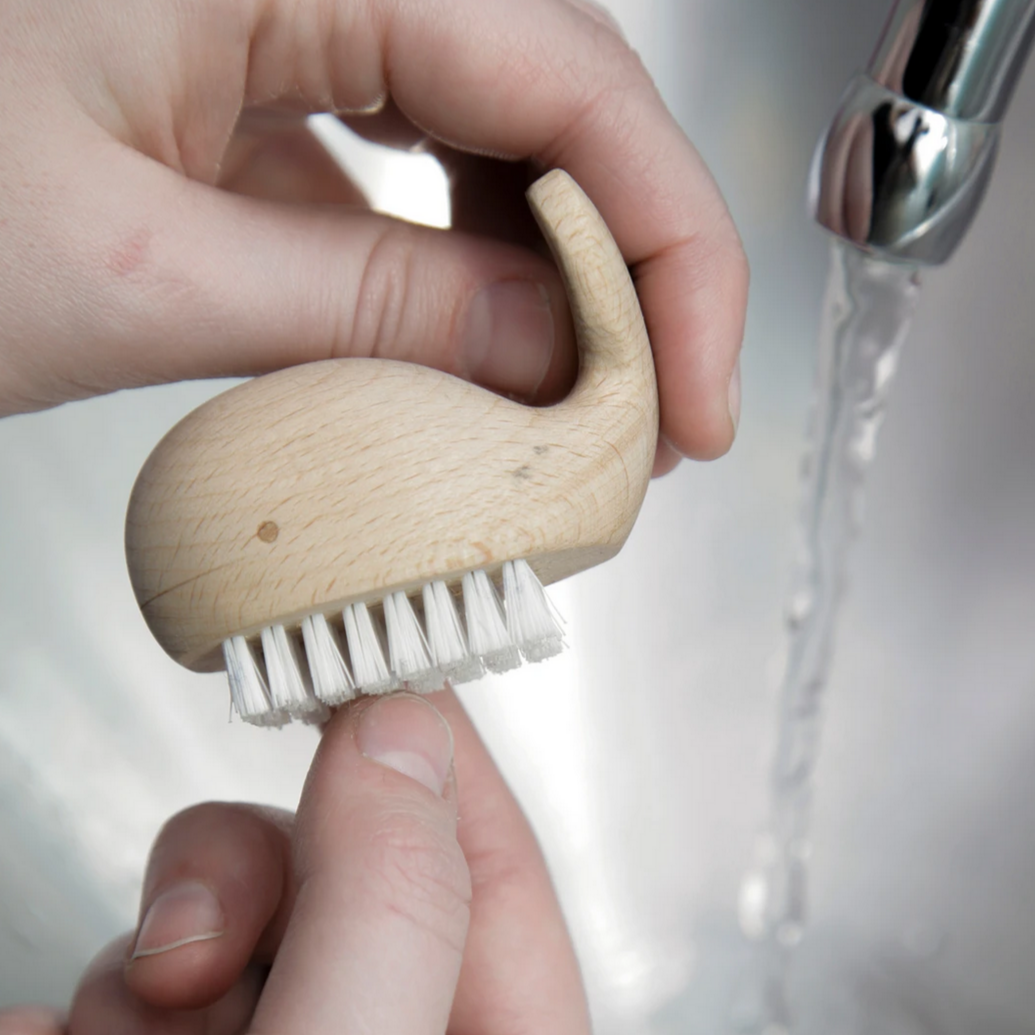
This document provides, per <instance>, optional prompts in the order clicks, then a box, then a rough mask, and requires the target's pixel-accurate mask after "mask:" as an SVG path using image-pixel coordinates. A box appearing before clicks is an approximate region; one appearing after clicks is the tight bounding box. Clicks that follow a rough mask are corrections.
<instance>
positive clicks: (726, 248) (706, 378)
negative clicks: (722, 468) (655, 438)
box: [637, 223, 750, 460]
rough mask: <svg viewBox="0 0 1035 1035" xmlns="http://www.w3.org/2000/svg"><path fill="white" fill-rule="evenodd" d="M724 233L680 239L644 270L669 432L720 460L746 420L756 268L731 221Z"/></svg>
mask: <svg viewBox="0 0 1035 1035" xmlns="http://www.w3.org/2000/svg"><path fill="white" fill-rule="evenodd" d="M717 237H718V240H712V241H710V242H705V241H700V240H695V241H688V242H684V243H683V244H682V245H681V246H680V250H681V252H682V253H683V254H681V255H678V256H676V255H668V256H663V257H659V258H658V259H657V260H655V261H654V262H652V263H651V264H649V265H647V266H646V268H644V269H643V270H642V271H640V272H639V274H638V276H637V287H638V289H639V291H640V296H641V299H642V300H643V305H644V313H645V315H646V316H647V319H648V326H649V328H650V331H651V343H652V345H653V347H654V359H655V364H656V366H657V370H658V396H659V400H660V404H661V431H662V435H663V436H664V438H665V439H666V441H667V442H668V444H669V445H670V446H671V447H672V448H673V449H674V450H675V451H676V452H678V453H680V454H681V455H682V456H684V457H687V458H689V459H693V460H715V459H718V458H719V457H721V456H723V455H724V454H726V453H727V452H728V451H729V449H730V448H731V446H732V445H733V441H734V438H735V437H736V432H737V426H738V424H739V421H740V375H739V357H740V350H741V346H742V343H743V339H744V324H745V318H746V314H747V294H748V284H749V280H750V273H749V269H748V265H747V259H746V256H745V255H744V251H743V249H742V247H741V245H740V239H739V237H738V236H737V234H736V231H735V230H734V229H733V226H732V223H729V224H728V226H726V227H725V228H724V229H723V230H722V231H721V232H718V233H717Z"/></svg>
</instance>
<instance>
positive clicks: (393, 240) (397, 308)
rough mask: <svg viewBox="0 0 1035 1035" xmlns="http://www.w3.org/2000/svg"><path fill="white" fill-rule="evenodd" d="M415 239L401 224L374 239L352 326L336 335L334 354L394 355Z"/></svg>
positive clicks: (408, 289) (409, 288) (409, 282)
mask: <svg viewBox="0 0 1035 1035" xmlns="http://www.w3.org/2000/svg"><path fill="white" fill-rule="evenodd" d="M416 251H417V241H416V237H415V235H414V233H413V232H412V231H411V230H410V229H409V228H408V227H404V226H394V225H393V226H390V227H388V228H386V229H385V230H384V232H383V233H381V234H380V235H379V236H378V237H377V240H376V241H375V242H374V244H373V246H372V247H371V249H370V252H369V254H368V256H367V261H366V264H365V265H364V268H363V276H362V280H361V282H360V286H359V294H358V296H357V301H356V307H355V311H354V313H353V318H352V326H351V328H342V330H341V332H339V334H338V335H337V337H338V342H337V344H336V349H335V352H336V354H349V355H360V356H380V355H395V356H397V357H398V345H399V343H400V341H401V340H402V338H403V333H402V332H403V327H404V324H405V321H406V311H407V304H408V299H410V298H411V297H412V295H413V288H414V282H415V263H416Z"/></svg>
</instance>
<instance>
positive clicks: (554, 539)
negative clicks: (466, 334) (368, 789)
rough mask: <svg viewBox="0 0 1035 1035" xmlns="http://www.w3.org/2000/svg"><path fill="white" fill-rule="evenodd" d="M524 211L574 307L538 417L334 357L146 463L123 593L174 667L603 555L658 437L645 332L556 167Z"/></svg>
mask: <svg viewBox="0 0 1035 1035" xmlns="http://www.w3.org/2000/svg"><path fill="white" fill-rule="evenodd" d="M529 202H530V204H531V206H532V209H533V211H534V212H535V214H536V217H537V219H538V220H539V222H540V225H541V226H542V228H543V231H544V233H545V234H546V237H547V239H548V240H549V242H550V246H551V248H552V249H553V251H554V254H555V257H556V258H557V261H558V264H559V265H560V268H561V272H562V274H563V277H564V281H565V284H566V287H567V290H568V295H569V300H570V303H571V307H572V312H573V314H574V318H575V326H576V335H577V339H578V343H579V357H580V360H579V362H580V367H579V376H578V380H577V383H576V385H575V387H574V389H573V391H572V393H571V394H570V395H569V396H568V398H566V399H565V400H564V401H563V402H561V403H559V404H557V405H555V406H551V407H548V408H533V407H527V406H522V405H520V404H518V403H515V402H512V401H510V400H507V399H504V398H501V397H500V396H497V395H495V394H493V393H492V392H489V391H487V390H485V389H483V388H479V387H476V386H474V385H471V384H469V383H467V382H465V381H462V380H460V379H458V378H455V377H452V376H450V375H448V374H443V373H441V372H439V371H437V370H431V369H429V368H427V367H421V366H417V365H414V364H409V363H399V362H393V361H390V360H374V359H341V360H328V361H326V362H321V363H310V364H306V365H303V366H298V367H292V368H290V369H288V370H282V371H279V372H277V373H274V374H269V375H266V376H264V377H259V378H256V379H255V380H253V381H250V382H248V383H246V384H243V385H239V386H238V387H235V388H232V389H231V390H230V391H228V392H225V393H224V394H223V395H220V396H218V397H217V398H215V399H212V400H211V401H210V402H208V403H206V404H205V405H204V406H202V407H200V408H199V409H197V410H195V411H194V412H193V413H191V414H189V415H188V416H187V417H186V418H184V420H182V421H181V422H180V423H179V424H178V425H177V426H176V427H175V428H173V429H172V431H170V432H169V434H168V435H166V437H165V438H164V439H163V440H162V441H161V442H160V443H159V445H158V446H157V447H156V449H155V450H154V452H153V453H152V454H151V456H150V457H149V458H148V460H147V463H146V464H145V465H144V468H143V469H142V471H141V472H140V475H139V477H138V479H137V483H136V485H135V487H134V489H133V494H132V497H131V499H130V503H129V512H128V515H127V519H126V555H127V560H128V563H129V570H130V577H131V579H132V582H133V588H134V591H135V592H136V595H137V600H138V602H139V604H140V607H141V609H142V611H143V613H144V617H145V618H146V620H147V623H148V625H149V626H150V628H151V630H152V632H153V633H154V634H155V636H156V638H157V639H158V641H159V643H161V645H162V646H163V647H164V648H165V649H166V651H168V653H169V654H170V655H171V656H172V657H173V658H175V659H176V660H177V661H179V662H181V663H182V664H184V665H187V666H189V667H191V668H194V669H197V670H199V671H201V670H208V669H213V668H219V667H221V664H222V661H221V655H220V654H219V648H220V645H221V643H222V641H223V640H224V639H225V638H226V637H227V636H229V635H231V634H234V633H243V634H245V635H250V634H252V633H257V632H258V631H259V630H260V629H261V628H262V627H263V626H266V625H270V624H272V623H273V622H286V623H287V624H288V625H291V624H293V623H297V622H298V621H299V620H300V619H301V617H302V616H304V615H305V614H308V613H312V612H314V611H324V612H330V611H332V610H337V609H339V608H340V607H342V606H343V605H344V604H346V603H349V602H352V601H356V600H367V601H369V600H375V599H380V598H381V597H383V596H384V595H385V593H387V592H389V591H394V590H397V589H403V590H418V589H419V587H420V586H422V585H423V583H425V582H427V581H429V580H431V579H434V578H445V579H446V580H447V581H450V582H452V581H455V580H458V579H459V577H460V576H461V575H462V574H463V573H464V572H465V571H470V570H472V569H475V568H485V569H487V570H488V571H489V572H490V574H493V573H496V572H498V570H499V569H500V567H501V566H502V564H503V562H504V561H507V560H513V559H516V558H519V557H523V558H525V559H527V560H528V561H529V563H530V564H531V565H532V567H533V568H534V569H535V571H536V573H537V574H538V575H539V577H540V579H542V581H543V582H544V583H549V582H553V581H555V580H557V579H561V578H564V577H565V576H567V575H571V574H573V573H575V572H577V571H581V570H583V569H585V568H588V567H591V566H592V565H594V564H598V563H600V562H601V561H604V560H606V559H607V558H609V557H611V556H612V555H613V554H615V553H616V552H617V551H618V550H619V548H620V547H621V545H622V543H623V542H624V541H625V539H626V537H627V536H628V534H629V530H630V529H631V528H632V525H633V522H634V520H635V518H636V515H637V513H638V511H639V508H640V504H641V503H642V501H643V496H644V493H645V492H646V488H647V484H648V481H649V479H650V471H651V466H652V463H653V459H654V450H655V445H656V441H657V429H658V402H657V387H656V384H655V379H654V364H653V359H652V356H651V351H650V343H649V341H648V339H647V332H646V329H645V327H644V323H643V317H642V314H641V312H640V308H639V304H638V301H637V298H636V292H635V289H634V288H633V285H632V281H631V280H630V278H629V273H628V271H627V269H626V267H625V263H624V261H623V259H622V256H621V254H620V252H619V251H618V248H617V246H616V245H615V243H614V241H613V240H612V238H611V235H610V234H609V233H608V231H607V228H606V227H605V225H604V223H603V221H602V220H601V218H600V216H599V214H598V213H597V212H596V210H595V209H594V208H593V206H592V204H591V203H590V202H589V200H588V199H587V198H586V196H585V195H584V194H583V193H582V191H581V190H580V189H579V188H578V187H577V186H576V185H575V183H574V182H573V181H572V180H571V178H570V177H569V176H568V175H567V174H565V173H563V172H561V171H554V172H551V173H549V174H547V175H546V176H544V177H543V178H542V179H541V180H539V181H537V182H536V183H535V184H533V186H532V188H531V189H530V191H529Z"/></svg>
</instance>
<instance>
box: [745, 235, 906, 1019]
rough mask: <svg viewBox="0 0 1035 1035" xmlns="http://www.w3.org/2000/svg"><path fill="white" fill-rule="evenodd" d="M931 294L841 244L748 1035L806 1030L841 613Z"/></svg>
mask: <svg viewBox="0 0 1035 1035" xmlns="http://www.w3.org/2000/svg"><path fill="white" fill-rule="evenodd" d="M919 289H920V281H919V277H918V274H917V271H916V269H915V268H913V267H910V266H901V265H892V264H889V263H884V262H880V261H877V260H875V259H872V258H869V257H868V256H866V255H864V254H863V253H862V252H861V251H859V250H857V249H856V248H854V247H852V246H850V245H845V244H842V243H836V244H835V245H834V246H833V252H832V256H831V263H830V274H829V280H828V283H827V291H826V297H825V301H824V308H823V316H822V322H821V325H820V340H819V365H818V371H817V377H816V389H815V398H814V403H813V412H812V419H811V422H810V428H809V448H808V452H807V454H806V457H805V462H804V465H803V472H802V488H803V492H802V509H801V516H800V522H799V529H798V534H799V545H798V553H797V555H796V558H795V563H794V572H793V580H792V587H791V593H790V597H789V601H788V605H787V614H786V627H787V667H786V670H785V673H784V677H783V683H782V686H781V690H780V700H779V721H778V727H777V735H776V749H775V756H774V761H773V768H772V774H771V783H770V806H769V819H768V826H767V829H766V832H765V834H764V836H763V837H761V838H760V839H759V844H758V848H757V855H756V858H755V860H754V863H753V865H752V868H751V869H750V871H749V872H748V873H747V874H746V875H745V877H744V880H743V883H742V885H741V891H740V903H739V915H740V924H741V928H742V929H743V931H744V933H745V934H746V935H747V936H748V937H749V938H750V939H752V940H753V941H754V942H756V943H757V957H756V959H755V961H754V964H755V965H754V967H753V969H752V973H751V974H750V976H749V981H748V986H749V987H748V989H747V994H746V998H745V999H744V1000H743V1001H741V1002H740V1003H738V1006H737V1009H736V1016H735V1018H734V1023H735V1027H736V1030H737V1031H739V1032H741V1033H745V1035H748V1033H750V1035H792V1033H793V1032H794V1023H793V1011H792V1008H791V1003H790V1001H789V996H788V972H789V968H790V963H791V959H792V953H793V949H794V947H795V946H796V945H797V944H798V943H799V942H800V941H801V939H802V936H803V934H804V930H805V923H806V918H807V898H808V896H807V891H808V888H807V885H808V867H809V855H810V853H811V833H810V825H811V814H812V794H813V776H814V773H815V768H816V762H817V760H818V757H819V752H820V745H821V733H822V724H823V704H824V692H825V690H826V686H827V680H828V677H829V674H830V662H831V656H832V653H833V646H834V633H835V629H836V624H837V616H838V610H839V608H838V605H839V602H840V600H841V597H842V595H843V592H844V587H845V581H846V561H847V556H848V552H849V548H850V546H851V544H852V541H853V540H854V538H855V536H856V534H857V532H858V529H859V525H860V520H861V508H862V486H863V480H864V477H865V474H866V470H867V468H868V467H869V465H870V463H871V462H872V460H873V457H874V453H875V450H876V444H877V435H878V432H879V430H880V426H881V423H882V421H883V417H884V410H885V405H886V401H887V396H888V391H889V388H890V386H891V382H892V380H893V378H894V375H895V370H896V367H897V366H898V359H899V355H900V353H901V349H902V343H903V340H904V339H905V337H906V334H907V332H908V330H909V326H910V323H911V321H912V316H913V312H914V309H915V307H916V301H917V296H918V294H919Z"/></svg>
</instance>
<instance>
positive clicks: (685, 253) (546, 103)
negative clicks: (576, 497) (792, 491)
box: [249, 0, 748, 458]
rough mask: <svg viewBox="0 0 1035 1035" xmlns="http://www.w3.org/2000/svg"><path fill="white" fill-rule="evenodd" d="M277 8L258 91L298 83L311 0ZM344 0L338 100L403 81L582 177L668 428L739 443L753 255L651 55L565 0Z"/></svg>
mask: <svg viewBox="0 0 1035 1035" xmlns="http://www.w3.org/2000/svg"><path fill="white" fill-rule="evenodd" d="M262 10H263V17H262V19H261V22H258V23H256V25H255V26H254V27H253V33H252V47H251V67H250V69H249V93H250V95H251V99H253V100H259V99H262V100H266V99H268V98H269V97H270V96H271V95H276V94H277V92H278V90H283V89H284V88H285V83H287V82H288V80H286V79H285V75H284V65H283V55H284V43H285V40H286V39H292V38H294V39H296V40H297V41H298V46H301V45H302V38H303V32H306V31H307V30H305V26H304V21H305V20H304V19H300V18H299V13H298V12H299V5H298V3H297V2H296V0H277V2H275V3H273V4H272V5H263V8H262ZM338 10H339V11H340V14H339V16H338V18H337V21H336V25H335V28H336V29H337V30H338V31H336V32H333V31H332V32H330V33H328V34H326V44H325V45H324V46H323V47H322V48H321V49H322V53H318V54H316V55H314V57H315V59H316V60H317V61H318V62H319V63H320V64H322V65H323V67H322V68H320V67H317V68H316V69H314V70H313V75H312V81H313V82H318V83H320V84H326V83H329V84H330V86H329V90H330V93H331V95H332V96H333V97H334V98H335V101H336V103H338V104H339V105H341V106H343V107H344V106H348V107H352V108H362V107H364V106H370V105H372V104H375V103H376V102H377V101H378V100H379V99H380V98H383V97H385V96H387V95H388V94H389V93H390V94H391V96H392V98H393V99H394V101H395V103H396V104H397V105H398V107H399V108H400V109H401V110H402V111H403V112H404V113H405V114H406V115H407V116H408V117H409V118H410V119H411V120H412V121H413V122H414V123H415V124H416V125H418V126H420V127H421V128H422V129H425V130H427V131H428V132H429V133H430V134H431V135H433V136H434V137H436V138H438V139H440V140H442V141H445V142H447V143H449V144H452V145H453V146H456V147H459V148H461V149H465V150H470V151H476V152H480V153H490V154H496V155H499V156H509V157H513V158H534V159H536V160H538V161H540V162H541V163H542V164H544V165H545V166H549V167H563V168H564V169H566V170H567V171H568V172H569V173H571V175H572V176H573V177H574V178H575V179H576V180H577V181H578V183H579V184H580V185H581V186H582V188H583V189H584V190H585V191H586V193H587V194H588V195H589V196H590V198H591V199H592V200H593V202H594V204H595V205H596V206H597V208H598V209H599V210H600V212H601V214H602V215H603V217H604V219H605V221H606V222H607V224H608V226H609V227H610V229H611V232H612V233H613V234H614V237H615V239H616V241H617V242H618V245H619V247H620V248H621V250H622V253H623V255H624V256H625V258H626V260H627V262H628V263H629V265H630V266H631V268H632V271H633V275H634V279H635V281H636V284H637V289H638V291H639V294H640V300H641V304H642V306H643V310H644V315H645V317H646V321H647V327H648V330H649V332H650V335H651V340H652V343H653V346H654V351H655V359H656V363H657V367H658V374H659V378H658V379H659V392H660V396H661V413H662V432H663V434H664V436H665V437H666V438H667V439H668V441H669V442H671V443H672V444H673V445H674V446H675V447H676V448H677V449H678V450H679V451H680V452H682V453H684V454H686V455H690V456H696V457H701V458H706V457H712V456H716V455H718V454H720V453H722V452H724V451H725V450H726V449H727V448H728V447H729V445H730V443H731V442H732V439H733V434H734V430H735V422H736V418H737V410H738V408H739V383H738V382H737V380H736V378H735V377H734V373H735V368H736V359H737V353H738V351H739V347H740V341H741V337H742V334H743V323H744V312H745V307H746V294H747V279H748V278H747V265H746V261H745V258H744V254H743V250H742V248H741V245H740V240H739V237H738V235H737V233H736V230H735V229H734V227H733V223H732V220H731V219H730V216H729V212H728V210H727V208H726V205H725V203H724V201H723V199H722V196H721V194H720V192H719V190H718V188H717V187H716V185H715V182H714V181H713V180H712V178H711V176H710V174H709V173H708V171H707V169H706V168H705V166H704V164H703V162H702V161H701V159H700V157H699V155H698V154H697V152H696V151H695V150H694V148H693V146H692V145H691V143H690V141H689V140H688V139H687V138H686V136H685V134H684V133H683V132H682V130H681V129H680V127H679V125H678V124H677V123H676V121H675V119H674V118H673V117H672V115H671V114H670V113H669V111H668V110H667V108H666V107H665V104H664V102H663V101H662V99H661V97H660V95H659V94H658V92H657V90H656V88H655V86H654V84H653V83H652V81H651V79H650V76H649V75H648V74H647V72H646V70H645V69H644V67H643V65H642V63H641V62H640V60H639V58H638V57H637V56H636V54H635V52H634V51H633V50H632V49H631V48H630V47H629V46H628V44H627V43H626V42H625V41H624V40H623V39H622V38H621V36H620V35H619V34H618V33H617V32H615V31H613V30H612V29H610V28H609V27H608V26H607V25H606V24H605V23H604V22H602V21H601V20H599V19H597V18H594V17H591V16H590V15H588V14H587V13H585V11H583V10H581V9H579V8H576V7H574V6H572V5H571V4H569V3H566V2H563V0H525V2H523V3H521V4H515V3H513V2H512V0H449V2H448V3H447V2H446V0H436V2H426V0H423V2H414V0H383V2H381V3H375V4H362V5H353V4H346V3H344V2H340V3H339V5H338ZM321 59H322V60H321ZM296 88H297V85H296V84H291V89H292V90H295V89H296ZM310 102H311V103H314V104H316V103H318V98H317V96H315V95H314V96H313V97H311V98H310Z"/></svg>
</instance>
